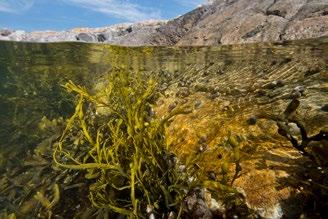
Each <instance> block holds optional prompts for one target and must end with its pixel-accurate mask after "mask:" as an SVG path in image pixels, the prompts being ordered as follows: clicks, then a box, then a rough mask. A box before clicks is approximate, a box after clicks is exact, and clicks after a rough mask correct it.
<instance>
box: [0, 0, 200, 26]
mask: <svg viewBox="0 0 328 219" xmlns="http://www.w3.org/2000/svg"><path fill="white" fill-rule="evenodd" d="M204 2H206V0H0V28H9V29H21V30H27V31H34V30H66V29H71V28H75V27H102V26H108V25H112V24H116V23H125V22H138V21H143V20H149V19H170V18H174V17H177V16H178V15H182V14H184V13H186V12H188V11H190V10H192V9H194V8H196V7H197V6H198V5H200V4H203V3H204Z"/></svg>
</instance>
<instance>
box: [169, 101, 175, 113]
mask: <svg viewBox="0 0 328 219" xmlns="http://www.w3.org/2000/svg"><path fill="white" fill-rule="evenodd" d="M175 107H177V104H176V103H175V102H174V103H171V104H170V105H169V107H168V110H169V112H171V111H172V110H173V109H174V108H175Z"/></svg>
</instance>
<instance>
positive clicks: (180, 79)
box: [0, 38, 328, 213]
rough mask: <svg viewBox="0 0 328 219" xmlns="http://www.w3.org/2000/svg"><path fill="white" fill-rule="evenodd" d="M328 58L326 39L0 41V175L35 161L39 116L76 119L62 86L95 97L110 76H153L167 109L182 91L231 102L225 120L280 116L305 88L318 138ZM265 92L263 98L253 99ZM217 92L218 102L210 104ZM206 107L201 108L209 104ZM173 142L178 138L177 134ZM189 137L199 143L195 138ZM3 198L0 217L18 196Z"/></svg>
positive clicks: (327, 98) (327, 99)
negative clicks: (198, 43) (119, 72)
mask: <svg viewBox="0 0 328 219" xmlns="http://www.w3.org/2000/svg"><path fill="white" fill-rule="evenodd" d="M327 59H328V39H327V38H322V39H316V40H305V41H296V42H285V43H280V44H279V43H274V44H270V43H266V44H249V45H232V46H219V47H136V48H128V47H116V46H110V45H100V44H84V43H50V44H38V43H16V42H0V81H1V83H0V174H2V175H6V174H9V173H11V171H12V170H14V169H15V168H19V167H21V166H24V160H25V157H28V156H30V155H31V154H33V153H34V152H33V151H34V149H35V148H36V147H37V146H38V145H39V144H40V142H42V141H44V140H45V139H46V138H47V135H46V134H44V133H42V134H40V133H39V131H38V129H39V127H40V122H41V121H42V118H43V117H46V118H47V119H48V120H49V121H51V120H52V119H56V118H58V117H64V118H68V117H69V116H70V115H71V114H72V113H73V111H74V96H73V95H71V94H68V93H67V92H66V91H65V89H64V88H63V87H62V85H64V84H65V83H66V82H68V81H69V80H72V81H73V82H74V83H75V84H79V85H83V86H85V87H86V88H87V89H90V90H92V89H93V88H94V87H95V85H96V84H98V83H99V80H102V78H103V77H104V76H105V75H106V74H107V73H108V72H111V71H112V70H113V69H123V70H126V71H131V72H141V73H142V74H145V75H148V76H154V75H155V76H158V82H159V88H160V90H161V92H162V94H163V97H162V98H163V99H164V100H163V101H164V106H165V107H168V106H169V104H170V103H171V102H174V100H175V99H176V100H179V98H178V95H176V92H178V91H179V90H180V88H179V87H188V89H190V90H191V93H192V94H195V95H199V96H198V97H197V96H195V97H194V96H192V95H191V97H188V98H189V99H188V98H187V97H186V99H187V100H188V101H195V100H197V99H202V98H203V97H204V98H205V97H206V98H207V97H208V96H209V99H210V101H209V102H212V103H213V102H214V101H218V102H219V103H220V104H221V103H222V104H225V103H226V102H229V103H228V105H227V106H226V107H227V108H229V110H230V108H231V109H232V112H231V113H230V114H229V112H230V111H229V110H228V111H229V112H228V113H227V112H226V111H225V112H224V113H222V115H224V116H222V121H226V120H227V119H231V121H233V120H234V119H236V120H238V119H239V120H240V119H241V118H244V119H246V117H247V116H249V115H250V114H252V113H254V111H260V109H261V110H271V111H275V110H276V111H279V110H280V111H281V109H282V108H283V107H285V106H286V101H287V100H288V98H289V97H288V95H290V93H291V92H292V91H293V89H294V88H295V87H297V86H304V87H306V88H308V90H307V95H306V96H304V97H301V99H302V102H303V103H306V104H304V107H303V105H302V107H303V108H302V110H303V111H306V110H307V113H308V116H307V118H306V119H305V120H304V123H305V124H307V125H309V126H311V127H313V132H315V131H316V130H319V129H324V128H326V127H327V114H326V112H325V111H324V110H320V109H321V108H322V107H324V105H325V104H327V103H328V87H327V83H328V77H327V69H328V67H327V66H328V62H327ZM277 80H282V81H284V88H283V89H281V90H279V89H277V90H276V89H275V88H274V89H268V90H265V89H262V88H263V87H264V86H265V85H267V84H268V83H270V82H273V81H277ZM179 83H183V85H182V86H180V85H179ZM185 84H186V85H185ZM216 88H217V91H216V90H215V89H216ZM262 90H264V93H263V92H262V94H260V95H258V94H259V91H262ZM215 92H217V93H220V95H218V96H217V97H214V98H213V99H211V98H212V96H213V95H215ZM211 95H212V96H211ZM261 95H262V96H261ZM193 98H196V99H193ZM284 100H286V101H284ZM179 101H180V100H179ZM220 101H221V102H220ZM224 101H225V102H224ZM203 103H204V104H205V105H206V103H207V102H206V100H203ZM165 107H162V108H161V107H158V109H157V110H158V114H160V115H164V114H165V110H166V108H165ZM306 107H308V109H307V108H306ZM208 109H209V111H204V112H203V113H205V115H204V114H203V115H200V116H201V117H206V116H208V117H210V116H211V115H212V114H211V112H214V111H215V110H216V109H217V108H213V109H212V108H210V107H209V108H208ZM255 109H256V110H255ZM238 116H239V117H238ZM207 120H208V121H210V120H211V118H207ZM184 122H185V123H186V121H184ZM203 122H204V121H203ZM208 124H210V122H208ZM231 124H233V122H232V123H231ZM173 125H174V124H173ZM186 126H188V125H186ZM209 126H210V125H209ZM240 127H243V126H242V125H240ZM187 128H190V127H187ZM198 128H199V130H196V131H197V132H206V130H207V129H208V130H211V127H206V128H205V127H198ZM177 129H178V130H179V129H181V127H180V128H179V127H178V128H177ZM236 130H238V127H237V128H236ZM241 132H242V131H241ZM176 135H177V137H176V138H180V137H181V133H180V132H179V131H177V132H176ZM217 136H219V135H217ZM187 137H189V138H190V139H191V141H193V142H195V141H196V142H197V140H196V139H194V138H196V137H195V136H193V135H187ZM172 139H173V140H172V142H174V140H176V139H175V137H174V136H173V137H172ZM175 144H176V145H177V146H176V149H175V150H176V151H178V153H181V154H183V153H185V152H186V151H188V150H190V148H192V146H193V145H194V143H191V144H182V145H181V143H175ZM49 147H51V145H49ZM1 189H3V188H1V185H0V191H1ZM3 194H4V193H1V195H0V213H1V209H7V211H9V212H15V211H17V209H16V208H19V207H17V205H19V203H13V201H12V200H14V197H16V196H19V195H18V194H12V196H13V197H8V195H5V196H4V195H3Z"/></svg>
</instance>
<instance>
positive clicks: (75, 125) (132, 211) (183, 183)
mask: <svg viewBox="0 0 328 219" xmlns="http://www.w3.org/2000/svg"><path fill="white" fill-rule="evenodd" d="M110 75H111V76H109V80H108V81H109V83H108V84H107V85H106V87H105V88H103V89H102V91H101V92H98V93H97V94H95V95H91V94H90V93H89V92H87V91H86V89H85V88H83V87H81V86H78V85H75V84H74V83H73V82H69V83H67V84H66V85H65V86H64V87H65V88H66V89H67V90H68V91H69V92H74V93H77V94H78V101H77V105H76V108H75V113H74V114H73V116H72V117H71V118H70V119H69V120H68V121H67V125H66V128H65V130H64V131H63V134H62V136H61V138H60V140H59V141H58V144H56V146H55V148H54V152H53V160H54V162H55V164H56V165H58V166H59V167H61V168H65V169H74V170H85V171H87V174H86V178H87V179H89V180H91V181H92V183H91V185H90V187H89V199H90V201H91V203H92V205H93V206H94V207H97V208H100V209H101V208H109V209H110V210H111V211H112V212H116V213H118V214H121V215H126V216H128V217H130V218H138V217H141V218H144V217H146V215H147V212H146V211H145V210H146V206H145V205H148V206H153V207H154V212H155V213H156V214H158V215H161V214H167V213H169V212H170V211H175V212H180V214H181V208H182V206H181V205H182V201H183V198H184V197H185V196H186V191H190V190H191V189H192V188H195V187H196V186H201V185H202V183H200V182H198V181H193V182H190V180H188V179H189V178H190V177H193V176H194V175H196V173H195V171H193V165H192V163H193V162H192V161H193V160H194V159H189V160H190V161H191V162H189V163H188V162H187V163H186V168H185V170H184V172H183V173H182V172H181V171H180V170H179V168H178V163H177V162H178V161H176V160H175V159H174V158H175V157H176V156H175V155H174V154H172V153H171V152H169V146H168V145H167V144H166V140H165V135H164V133H165V132H164V131H165V126H166V125H167V124H168V123H169V122H170V120H171V119H172V118H173V117H174V116H176V115H179V114H184V113H190V112H191V111H190V109H189V108H188V107H187V106H186V107H181V108H177V109H175V110H173V111H172V112H171V113H170V114H169V115H167V116H166V117H165V118H163V119H162V120H157V119H154V118H153V119H151V120H149V118H148V117H149V115H147V109H149V107H151V101H152V98H153V96H154V94H155V89H156V83H155V80H153V79H150V80H148V81H147V82H144V80H143V79H142V77H141V76H140V75H137V76H136V75H134V76H132V75H131V74H129V73H126V72H122V71H117V72H115V73H112V74H110ZM91 109H93V111H94V112H93V113H94V114H98V115H97V116H95V117H92V118H90V117H89V114H92V113H91ZM99 109H101V111H102V112H103V113H102V115H99V113H97V110H99ZM94 120H97V121H96V122H95V121H94ZM100 121H101V122H100ZM91 123H97V125H95V126H92V125H91ZM76 133H80V134H82V138H83V141H80V142H82V143H78V144H77V145H76V146H72V144H71V141H70V138H71V137H72V136H74V135H75V134H76ZM74 148H80V153H82V155H80V156H76V154H74V153H75V152H74V150H75V149H74ZM195 156H196V155H195ZM63 160H64V161H63Z"/></svg>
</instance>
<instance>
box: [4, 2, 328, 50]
mask: <svg viewBox="0 0 328 219" xmlns="http://www.w3.org/2000/svg"><path fill="white" fill-rule="evenodd" d="M327 35H328V2H327V1H326V0H315V1H306V0H265V1H263V0H253V1H249V0H220V1H214V2H212V3H211V4H207V5H203V6H200V7H198V8H196V9H195V10H193V11H191V12H189V13H187V14H185V15H182V16H180V17H177V18H175V19H173V20H170V21H156V20H152V21H146V22H141V23H136V24H118V25H114V26H108V27H102V28H76V29H72V30H67V31H58V32H57V31H38V32H25V31H21V30H8V29H2V30H1V29H0V40H13V41H26V42H63V41H81V42H92V43H108V44H113V45H123V46H153V45H155V46H156V45H160V46H172V45H179V46H195V45H198V46H202V45H219V44H223V45H225V44H239V43H254V42H272V41H285V40H298V39H309V38H317V37H322V36H327Z"/></svg>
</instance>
